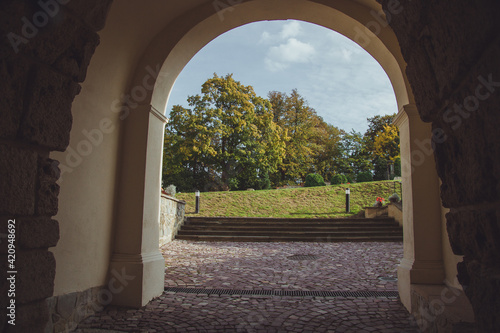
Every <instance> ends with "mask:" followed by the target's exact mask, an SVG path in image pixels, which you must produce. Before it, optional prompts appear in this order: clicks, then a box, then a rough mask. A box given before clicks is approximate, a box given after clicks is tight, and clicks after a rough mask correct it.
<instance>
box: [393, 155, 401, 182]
mask: <svg viewBox="0 0 500 333" xmlns="http://www.w3.org/2000/svg"><path fill="white" fill-rule="evenodd" d="M394 176H396V177H401V158H400V157H398V158H396V160H394Z"/></svg>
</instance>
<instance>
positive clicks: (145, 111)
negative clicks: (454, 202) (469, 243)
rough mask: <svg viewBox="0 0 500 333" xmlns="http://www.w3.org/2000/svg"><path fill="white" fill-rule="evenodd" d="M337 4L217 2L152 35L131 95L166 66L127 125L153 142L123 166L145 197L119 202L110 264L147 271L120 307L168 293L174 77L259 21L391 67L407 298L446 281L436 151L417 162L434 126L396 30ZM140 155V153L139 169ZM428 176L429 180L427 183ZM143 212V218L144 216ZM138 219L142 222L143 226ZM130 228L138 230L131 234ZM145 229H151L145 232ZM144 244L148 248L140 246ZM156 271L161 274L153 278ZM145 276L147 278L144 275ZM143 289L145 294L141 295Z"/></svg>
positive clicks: (366, 11) (131, 133)
mask: <svg viewBox="0 0 500 333" xmlns="http://www.w3.org/2000/svg"><path fill="white" fill-rule="evenodd" d="M337 6H338V7H333V6H327V5H325V4H319V3H311V2H309V1H303V0H294V2H293V6H290V4H289V2H288V1H286V2H284V1H282V0H281V1H278V0H276V1H273V2H271V3H267V2H263V1H248V2H242V3H239V4H238V5H236V6H233V7H224V9H223V10H222V11H219V12H217V11H215V9H216V8H214V6H213V3H210V4H206V5H202V6H200V7H197V8H195V9H193V10H191V11H189V12H187V13H185V14H184V15H183V17H182V25H181V26H180V27H179V22H178V21H174V22H173V23H171V24H170V25H167V26H166V27H165V28H164V29H163V30H162V31H160V32H159V33H158V34H157V35H156V36H155V37H154V38H153V40H152V42H151V43H150V44H149V46H148V47H147V48H146V50H145V52H144V53H143V55H142V59H141V61H140V62H139V65H138V66H137V70H136V71H135V74H134V80H133V84H132V86H133V88H132V90H131V95H133V94H134V89H136V90H137V92H136V93H138V91H139V90H141V88H142V87H144V86H145V82H148V81H149V80H150V79H151V68H156V69H159V68H161V69H160V70H159V71H158V72H157V73H158V75H157V77H156V82H155V85H154V89H152V90H149V89H143V90H144V91H145V92H146V93H147V98H143V100H144V102H142V103H140V105H139V106H137V107H136V108H135V111H134V112H133V113H131V114H130V116H129V117H128V118H127V119H126V123H125V137H126V138H138V137H142V138H144V136H145V135H147V139H144V140H142V143H141V144H140V145H138V144H137V141H136V140H135V141H132V140H129V139H125V141H124V142H123V146H122V150H124V151H127V152H129V154H128V155H127V156H125V157H124V158H125V160H124V161H123V163H122V165H123V166H124V167H123V169H122V172H123V173H122V178H121V183H122V184H124V185H123V186H125V187H124V188H122V189H123V191H124V192H126V193H132V192H133V189H134V188H137V186H138V185H137V184H127V182H126V180H127V179H131V178H133V177H134V175H137V174H138V172H139V174H140V175H141V177H140V179H141V180H145V181H144V183H141V184H140V186H141V191H140V192H137V191H136V192H135V193H134V194H133V195H130V196H129V197H128V198H127V199H123V200H120V207H121V208H119V221H120V224H119V225H118V226H117V232H118V235H120V236H118V237H117V238H116V243H115V253H116V254H115V255H114V257H113V258H112V259H111V262H112V264H111V267H112V269H115V270H122V269H126V270H130V271H136V270H137V269H142V270H143V272H144V273H142V275H141V276H142V278H141V280H140V282H141V283H142V284H141V285H140V287H139V286H136V287H133V285H131V286H130V288H129V290H130V292H131V295H132V294H135V295H136V296H135V297H140V299H141V301H139V300H138V299H137V300H135V301H131V300H132V299H133V296H130V295H129V296H126V295H127V293H122V294H120V295H118V297H117V298H116V299H114V302H116V304H121V305H136V306H140V305H144V304H145V303H146V302H147V301H148V300H149V299H151V297H152V296H151V295H158V294H159V293H161V291H162V280H161V279H160V276H161V273H160V271H161V270H162V266H161V262H160V261H161V258H160V255H159V252H158V250H157V249H155V248H154V247H151V244H154V243H155V242H156V239H157V237H158V236H157V233H156V231H154V229H153V228H152V227H151V226H152V225H154V223H156V221H155V214H157V212H158V210H159V203H158V200H159V196H157V193H158V192H159V184H160V176H159V175H160V156H161V145H159V144H157V143H158V142H161V140H162V137H163V124H164V121H165V118H164V116H163V112H162V111H163V110H164V109H165V106H166V104H167V99H168V95H169V93H170V90H171V88H172V86H173V84H174V82H175V79H176V78H177V76H178V74H179V73H180V71H181V70H182V68H183V67H184V66H185V65H186V64H187V63H188V62H189V60H190V59H191V57H192V56H194V54H196V53H197V52H198V51H199V50H200V49H201V48H202V47H203V46H205V45H206V44H207V43H209V42H210V41H211V40H212V39H214V38H215V37H217V36H219V35H220V34H222V33H224V32H226V31H228V30H230V29H233V28H235V27H238V26H241V25H244V24H246V23H250V22H255V21H260V20H278V19H281V20H283V19H298V20H303V21H308V22H310V23H316V24H319V25H322V26H325V27H327V28H330V29H333V30H335V31H338V32H340V33H342V34H344V35H345V36H347V37H348V38H351V39H352V40H354V41H355V42H357V43H358V44H359V45H361V46H362V47H363V48H365V50H367V52H369V53H370V54H372V56H373V57H374V58H375V59H376V60H377V61H378V62H379V63H380V64H381V66H382V67H383V68H384V70H385V71H386V73H387V74H388V76H389V78H390V80H391V83H392V85H393V87H394V91H395V94H396V99H397V102H398V106H399V109H400V112H399V115H398V120H397V124H398V126H399V127H400V129H401V134H402V135H401V139H402V146H403V149H402V157H403V158H402V160H403V178H404V193H403V202H404V203H405V207H404V212H405V218H404V220H405V230H406V234H405V258H404V260H403V263H402V265H401V267H400V269H399V279H400V282H399V289H400V294H401V298H402V301H403V303H404V304H405V306H406V307H407V308H408V309H411V287H410V285H411V284H415V283H419V284H442V283H443V280H444V279H445V271H444V268H443V256H442V232H441V228H442V223H441V205H440V200H439V183H438V177H437V174H436V171H435V169H436V168H435V165H434V160H433V158H432V157H431V154H432V153H430V154H429V153H428V152H426V155H425V156H423V158H422V160H415V158H413V156H416V155H419V154H421V153H422V152H421V146H420V145H419V143H421V142H424V143H427V142H431V128H430V125H428V124H424V123H423V122H422V121H421V120H420V118H419V117H418V112H417V110H416V107H415V105H414V104H413V101H414V99H413V94H412V92H411V89H410V87H409V84H408V83H407V80H406V76H405V73H404V69H405V67H406V63H405V62H404V60H403V59H402V56H401V53H400V48H399V44H398V42H397V40H396V39H395V36H394V34H393V32H392V31H391V29H390V28H389V27H388V25H387V23H384V22H385V21H383V20H384V14H383V13H382V12H380V11H377V10H375V9H374V8H372V7H365V6H361V5H360V4H359V3H352V2H351V3H350V4H348V3H345V2H341V3H340V4H337ZM375 8H376V7H375ZM400 11H401V8H399V7H395V8H393V9H392V14H391V15H398V14H399V13H400ZM175 27H178V29H175ZM369 28H371V29H372V30H373V31H372V30H370V29H369ZM138 124H141V125H140V126H139V125H138ZM130 152H133V153H130ZM132 156H134V157H133V158H132ZM137 156H141V158H140V159H139V164H138V163H137V160H136V157H137ZM419 156H420V155H419ZM143 163H145V165H144V164H143ZM423 179H424V180H425V181H422V180H423ZM127 187H128V189H127ZM132 198H133V199H132ZM137 203H141V204H140V205H138V204H137ZM142 203H144V204H142ZM140 214H143V215H142V218H141V215H140ZM138 221H143V222H142V223H143V224H141V223H138ZM146 223H148V225H149V227H148V225H146ZM141 227H142V231H143V232H141ZM130 230H136V232H135V233H130ZM144 230H149V232H148V233H145V232H144ZM136 235H141V239H136V240H135V244H137V246H138V248H137V249H136V250H135V253H129V254H126V255H124V253H126V252H125V248H127V247H128V249H130V246H129V244H130V242H131V239H130V237H132V236H136ZM424 237H425V240H426V241H424ZM141 244H149V245H148V247H147V248H141V249H139V245H141ZM127 258H129V259H127ZM155 265H156V266H155ZM139 267H142V268H139ZM146 267H149V268H146ZM153 267H156V268H153ZM153 270H155V272H156V273H152V272H153ZM146 271H147V272H148V274H149V276H148V277H146V276H145V272H146ZM138 290H141V291H142V293H141V294H138V293H137V291H138ZM153 290H154V291H153ZM149 291H150V292H149ZM129 297H130V298H129Z"/></svg>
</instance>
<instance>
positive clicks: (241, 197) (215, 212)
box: [176, 181, 401, 218]
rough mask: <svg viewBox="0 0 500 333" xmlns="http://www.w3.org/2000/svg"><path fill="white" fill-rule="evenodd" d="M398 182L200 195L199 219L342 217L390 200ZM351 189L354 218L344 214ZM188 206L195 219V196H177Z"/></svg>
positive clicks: (398, 187)
mask: <svg viewBox="0 0 500 333" xmlns="http://www.w3.org/2000/svg"><path fill="white" fill-rule="evenodd" d="M399 184H400V183H399V182H393V181H381V182H369V183H359V184H349V185H332V186H322V187H303V188H289V189H278V190H262V191H230V192H229V191H228V192H207V193H201V204H200V214H197V215H196V216H246V217H251V216H253V217H288V218H294V217H295V218H298V217H343V216H349V215H352V214H355V213H358V212H359V211H360V210H361V209H362V207H366V206H372V205H373V204H374V203H375V199H376V198H377V197H379V196H380V197H383V198H384V199H386V202H388V200H387V198H388V197H389V196H390V195H391V194H392V193H394V188H396V192H397V193H398V195H400V196H401V190H400V186H399ZM346 186H349V187H350V189H351V214H346V213H345V187H346ZM176 198H177V199H180V200H185V201H186V202H187V207H186V212H187V214H188V216H190V215H193V214H192V213H194V207H195V206H194V205H195V195H194V193H178V194H177V195H176Z"/></svg>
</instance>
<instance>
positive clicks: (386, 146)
mask: <svg viewBox="0 0 500 333" xmlns="http://www.w3.org/2000/svg"><path fill="white" fill-rule="evenodd" d="M373 148H374V153H375V155H376V156H378V157H381V158H384V159H386V160H388V161H392V162H394V161H395V160H396V158H398V157H399V156H400V148H399V131H398V128H397V127H396V126H395V125H384V129H383V130H382V131H381V132H379V133H378V135H377V136H376V137H375V141H374V143H373Z"/></svg>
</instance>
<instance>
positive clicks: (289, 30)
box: [280, 21, 302, 39]
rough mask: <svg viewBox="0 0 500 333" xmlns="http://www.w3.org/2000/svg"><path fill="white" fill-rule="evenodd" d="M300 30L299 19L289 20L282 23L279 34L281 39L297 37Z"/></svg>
mask: <svg viewBox="0 0 500 333" xmlns="http://www.w3.org/2000/svg"><path fill="white" fill-rule="evenodd" d="M301 32H302V27H301V26H300V22H299V21H290V22H287V23H285V24H284V25H283V28H282V29H281V33H280V36H281V38H283V39H287V38H290V37H297V36H298V35H300V33H301Z"/></svg>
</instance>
